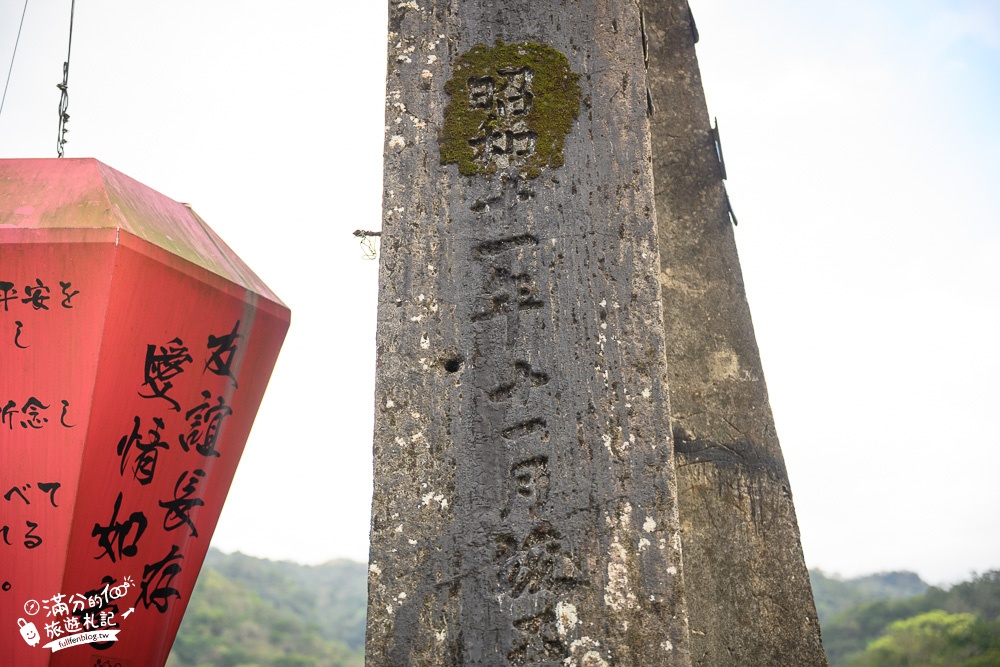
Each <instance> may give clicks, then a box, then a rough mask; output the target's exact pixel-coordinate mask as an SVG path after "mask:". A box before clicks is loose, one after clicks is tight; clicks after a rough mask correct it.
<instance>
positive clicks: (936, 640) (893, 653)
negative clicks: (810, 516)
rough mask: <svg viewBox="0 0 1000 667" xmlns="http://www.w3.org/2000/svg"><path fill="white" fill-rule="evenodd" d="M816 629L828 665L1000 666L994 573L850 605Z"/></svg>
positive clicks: (999, 596) (999, 594)
mask: <svg viewBox="0 0 1000 667" xmlns="http://www.w3.org/2000/svg"><path fill="white" fill-rule="evenodd" d="M814 590H815V593H816V596H817V598H818V601H817V606H819V599H820V598H822V597H823V596H822V595H821V594H820V589H818V588H817V589H814ZM841 594H843V593H841ZM827 601H828V600H827V599H824V604H825V603H826V602H827ZM822 628H823V645H824V646H825V647H826V652H827V655H828V656H829V658H830V666H831V667H875V666H878V667H904V666H905V667H1000V571H993V572H987V573H986V574H984V575H982V576H976V577H974V578H973V579H972V580H971V581H967V582H963V583H961V584H957V585H955V586H953V587H952V588H951V589H949V590H943V589H940V588H935V587H929V588H927V590H926V591H924V592H923V593H922V594H920V595H915V596H910V597H905V598H898V597H897V598H894V599H882V600H878V601H875V602H868V603H864V604H861V605H859V606H855V607H850V608H848V609H844V610H841V611H840V612H839V613H836V614H835V615H834V616H832V618H829V619H828V620H825V621H824V622H823V623H822Z"/></svg>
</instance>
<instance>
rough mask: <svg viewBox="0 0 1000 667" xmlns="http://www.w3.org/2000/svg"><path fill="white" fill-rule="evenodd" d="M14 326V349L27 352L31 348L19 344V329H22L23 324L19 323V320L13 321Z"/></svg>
mask: <svg viewBox="0 0 1000 667" xmlns="http://www.w3.org/2000/svg"><path fill="white" fill-rule="evenodd" d="M14 326H15V327H17V329H15V330H14V347H16V348H17V349H19V350H27V349H28V348H29V347H31V346H30V345H22V344H21V329H22V328H23V327H24V324H22V323H21V320H14Z"/></svg>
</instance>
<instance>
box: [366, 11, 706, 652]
mask: <svg viewBox="0 0 1000 667" xmlns="http://www.w3.org/2000/svg"><path fill="white" fill-rule="evenodd" d="M389 19H390V21H389V23H390V28H389V29H390V34H389V78H388V90H387V93H388V94H387V115H386V117H387V122H386V126H387V135H386V166H385V181H384V183H385V193H384V209H385V212H384V214H383V236H382V253H383V254H382V257H381V273H380V294H379V324H378V358H379V361H378V375H377V382H376V427H375V450H374V451H375V488H374V497H373V503H372V534H371V538H372V543H371V557H370V565H369V606H368V637H367V653H366V660H367V664H368V665H370V666H375V665H385V666H388V665H392V666H393V667H396V666H403V665H428V666H429V665H435V666H437V665H440V666H452V665H497V666H511V667H522V666H523V667H557V666H558V667H607V666H611V665H622V666H625V665H634V666H637V667H638V666H640V665H678V666H687V665H689V664H690V659H689V656H688V652H687V621H686V611H685V606H684V596H683V585H682V576H681V559H680V534H679V529H678V521H677V508H676V502H675V489H674V471H673V450H672V447H671V443H670V434H669V428H668V421H667V401H666V385H665V367H664V366H665V362H664V358H665V354H664V336H663V327H662V317H661V310H660V308H661V306H660V289H659V282H658V281H657V279H656V276H657V271H658V262H659V257H658V253H657V239H656V228H655V221H654V216H653V196H652V195H653V193H652V178H651V158H650V151H649V142H648V136H647V132H646V130H647V126H646V117H645V110H646V87H645V71H644V67H643V54H642V40H641V30H640V21H639V14H638V9H637V6H636V5H635V3H633V2H624V1H623V2H604V1H602V2H599V3H598V2H588V1H586V0H585V1H583V2H568V1H562V0H548V1H538V0H535V1H531V2H529V1H528V0H518V1H514V2H507V3H504V4H503V7H502V9H500V10H497V8H496V3H494V2H491V1H490V0H461V1H459V0H452V1H451V2H445V1H444V0H440V1H438V2H434V1H428V2H412V3H398V2H393V3H391V4H390V10H389Z"/></svg>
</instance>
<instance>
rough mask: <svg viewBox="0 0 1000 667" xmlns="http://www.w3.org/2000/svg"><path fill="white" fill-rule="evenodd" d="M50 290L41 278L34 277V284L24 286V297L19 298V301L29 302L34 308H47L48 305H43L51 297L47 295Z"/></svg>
mask: <svg viewBox="0 0 1000 667" xmlns="http://www.w3.org/2000/svg"><path fill="white" fill-rule="evenodd" d="M50 291H51V290H49V288H48V286H47V285H46V284H45V283H43V282H42V280H41V278H35V284H34V285H25V286H24V294H25V297H24V298H23V299H21V302H22V303H27V304H30V305H31V307H32V308H34V309H35V310H48V309H49V307H48V306H47V305H45V302H46V301H48V300H49V299H51V298H52V297H50V296H49V292H50Z"/></svg>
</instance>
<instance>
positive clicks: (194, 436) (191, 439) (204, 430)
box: [180, 390, 233, 456]
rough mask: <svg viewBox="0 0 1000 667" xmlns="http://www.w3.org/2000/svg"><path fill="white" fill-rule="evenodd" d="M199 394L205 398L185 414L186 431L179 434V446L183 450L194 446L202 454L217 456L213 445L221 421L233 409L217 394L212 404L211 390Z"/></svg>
mask: <svg viewBox="0 0 1000 667" xmlns="http://www.w3.org/2000/svg"><path fill="white" fill-rule="evenodd" d="M201 395H202V398H204V399H205V400H204V401H202V403H200V404H199V405H196V406H195V407H193V408H191V409H190V410H188V411H187V413H186V414H185V418H186V419H187V421H188V432H187V434H186V435H181V436H180V443H181V447H182V448H183V449H184V451H185V452H187V451H190V450H191V447H194V448H195V450H196V451H197V452H198V453H199V454H201V455H202V456H218V455H219V452H218V451H217V450H216V449H215V445H216V442H217V441H218V439H219V432H220V430H221V429H222V422H223V420H224V419H225V418H226V417H229V416H230V415H231V414H233V410H232V408H230V407H229V406H228V405H226V399H225V398H224V397H222V396H217V397H216V399H215V404H214V405H213V404H212V402H211V400H212V393H211V392H209V391H208V390H205V391H203V392H201Z"/></svg>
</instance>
